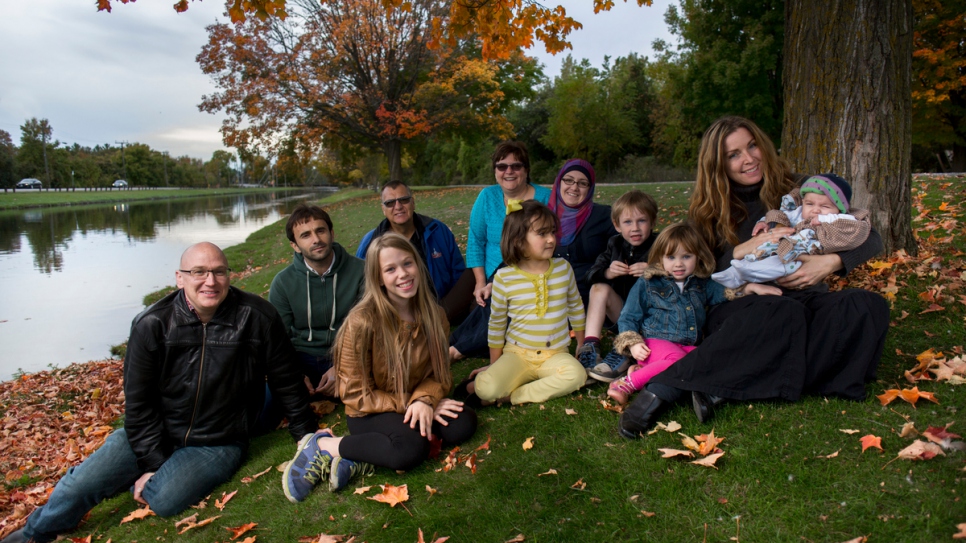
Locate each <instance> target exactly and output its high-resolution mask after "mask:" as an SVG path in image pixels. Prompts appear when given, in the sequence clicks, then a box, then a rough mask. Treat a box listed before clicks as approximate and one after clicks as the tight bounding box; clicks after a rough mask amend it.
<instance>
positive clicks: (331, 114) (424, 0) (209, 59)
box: [197, 0, 512, 179]
mask: <svg viewBox="0 0 966 543" xmlns="http://www.w3.org/2000/svg"><path fill="white" fill-rule="evenodd" d="M447 6H448V5H447V4H446V3H444V2H440V1H437V0H419V1H418V2H413V3H411V4H409V5H408V6H407V8H406V9H396V10H393V11H391V12H389V13H388V14H387V13H386V12H385V8H384V6H383V5H382V4H381V3H380V2H379V0H346V1H340V2H320V1H316V0H295V1H290V2H289V3H288V4H287V7H286V9H287V17H286V18H285V19H284V20H282V19H279V18H268V19H266V20H264V21H263V20H260V19H258V18H248V19H246V20H245V21H244V22H242V23H238V24H216V25H212V26H210V27H208V32H209V42H208V44H207V45H206V46H205V47H204V48H203V49H202V52H201V53H200V54H199V55H198V58H197V60H198V63H199V64H200V65H201V68H202V71H203V72H204V73H206V74H208V75H210V76H212V78H213V79H214V81H215V84H216V86H217V87H218V88H219V92H217V93H216V94H213V95H209V96H205V97H203V100H202V103H201V106H200V107H201V109H202V110H204V111H210V112H214V111H219V110H224V111H225V112H226V113H227V114H228V118H227V119H226V120H225V121H224V123H223V125H222V134H223V137H224V141H225V144H226V145H228V146H232V147H238V148H242V149H244V148H262V147H264V148H266V149H267V150H269V151H272V152H277V151H278V148H279V145H280V144H281V142H283V141H286V139H287V138H294V139H295V140H296V141H297V144H298V147H299V148H301V149H305V150H309V149H312V148H314V147H315V146H316V145H317V144H318V143H320V142H323V141H324V142H325V143H326V145H327V146H330V147H331V146H338V145H347V146H354V147H361V148H366V149H371V150H378V151H381V152H382V153H384V154H385V156H386V158H387V160H388V162H389V175H390V178H392V179H400V178H401V177H400V176H401V171H402V152H403V144H404V143H406V142H407V141H411V140H413V139H416V138H421V137H425V136H426V135H428V134H432V133H436V132H440V131H446V130H486V131H488V132H490V133H493V134H495V135H497V136H500V137H505V136H508V135H510V134H511V133H512V132H511V127H510V125H509V123H508V122H507V121H506V119H505V118H504V117H503V116H502V115H500V114H498V113H497V109H498V108H499V106H500V101H501V99H502V96H503V94H502V91H501V90H500V85H499V82H498V81H497V79H496V75H497V66H496V65H495V64H494V63H492V62H488V61H484V60H482V59H480V58H472V57H471V56H468V55H467V54H464V53H463V52H462V51H461V49H460V48H459V47H450V46H448V45H442V44H438V45H437V46H435V47H433V48H431V47H430V41H431V29H432V28H431V21H432V20H433V19H434V18H435V17H438V16H439V15H440V14H442V13H444V12H445V10H446V9H447Z"/></svg>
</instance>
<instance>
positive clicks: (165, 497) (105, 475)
mask: <svg viewBox="0 0 966 543" xmlns="http://www.w3.org/2000/svg"><path fill="white" fill-rule="evenodd" d="M244 456H245V453H244V451H243V450H242V447H240V446H238V445H223V446H217V447H184V448H181V449H177V450H176V451H174V453H173V454H172V455H171V456H170V457H169V458H168V460H167V461H165V463H164V464H162V465H161V467H160V468H159V469H158V471H157V472H155V474H154V475H153V476H152V477H151V479H149V480H148V482H147V484H146V485H145V486H144V490H143V492H142V493H141V496H142V497H143V498H144V500H145V501H146V502H148V505H150V506H151V510H152V511H154V512H155V513H156V514H157V515H158V516H161V517H169V516H171V515H176V514H178V513H180V512H181V511H184V510H185V509H187V508H188V507H189V506H191V505H194V504H196V503H198V502H199V501H201V499H202V498H204V497H205V496H207V495H208V494H210V493H211V491H212V490H213V489H214V488H215V487H216V486H218V485H219V484H221V483H223V482H225V481H227V480H228V479H229V478H231V476H232V475H233V474H234V473H235V471H237V470H238V468H239V466H241V463H242V460H243V458H244ZM143 473H144V472H143V471H141V469H139V468H138V464H137V458H136V457H135V456H134V451H133V450H131V445H130V444H129V443H128V440H127V432H125V431H124V429H123V428H121V429H120V430H116V431H115V432H114V433H112V434H111V435H110V436H108V438H107V440H106V441H105V442H104V445H102V446H101V448H99V449H97V450H96V451H95V452H94V454H92V455H91V456H90V457H88V458H87V460H84V461H83V462H82V463H81V464H80V465H79V466H75V467H72V468H70V469H69V470H67V474H66V475H64V477H63V478H62V479H61V480H60V481H59V482H58V483H57V486H56V487H54V491H53V493H52V494H51V495H50V499H49V500H47V504H46V505H43V506H41V507H39V508H37V510H36V511H34V512H33V514H31V515H30V518H29V519H27V525H26V526H25V527H24V536H25V537H27V539H30V540H33V541H38V542H45V541H52V540H53V539H54V538H56V537H57V535H58V534H61V533H63V532H66V531H69V530H72V529H73V528H74V527H76V526H77V525H78V524H79V523H80V521H81V519H82V518H84V515H86V514H87V512H88V511H90V510H91V509H93V508H94V506H95V505H97V504H98V503H100V502H101V501H103V500H105V499H107V498H110V497H111V496H114V495H115V494H117V493H119V492H122V491H124V490H126V489H128V488H130V487H131V485H133V484H134V482H135V481H137V479H138V477H140V476H141V475H142V474H143Z"/></svg>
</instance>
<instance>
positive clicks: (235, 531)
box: [225, 522, 258, 539]
mask: <svg viewBox="0 0 966 543" xmlns="http://www.w3.org/2000/svg"><path fill="white" fill-rule="evenodd" d="M255 526H258V523H257V522H249V523H248V524H242V525H241V526H239V527H237V528H230V527H228V526H225V529H226V530H228V531H229V532H230V533H231V538H232V539H238V538H239V537H241V536H242V535H244V534H245V533H246V532H249V531H251V530H252V529H253V528H254V527H255Z"/></svg>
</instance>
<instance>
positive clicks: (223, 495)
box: [215, 490, 238, 511]
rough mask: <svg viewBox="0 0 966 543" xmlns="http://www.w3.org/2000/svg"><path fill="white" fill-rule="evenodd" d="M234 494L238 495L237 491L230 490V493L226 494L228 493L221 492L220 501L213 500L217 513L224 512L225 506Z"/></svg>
mask: <svg viewBox="0 0 966 543" xmlns="http://www.w3.org/2000/svg"><path fill="white" fill-rule="evenodd" d="M235 494H238V491H237V490H232V491H231V492H228V493H225V492H222V493H221V499H216V500H215V507H217V508H218V510H219V511H224V510H225V504H227V503H228V502H229V501H230V500H231V499H232V498H234V497H235Z"/></svg>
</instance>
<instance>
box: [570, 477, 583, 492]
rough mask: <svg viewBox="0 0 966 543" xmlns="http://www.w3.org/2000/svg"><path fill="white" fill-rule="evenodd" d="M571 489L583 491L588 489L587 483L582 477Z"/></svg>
mask: <svg viewBox="0 0 966 543" xmlns="http://www.w3.org/2000/svg"><path fill="white" fill-rule="evenodd" d="M570 488H573V489H576V490H583V489H585V488H587V483H585V482H584V478H583V477H581V478H580V479H577V482H576V483H574V484H572V485H570Z"/></svg>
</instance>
